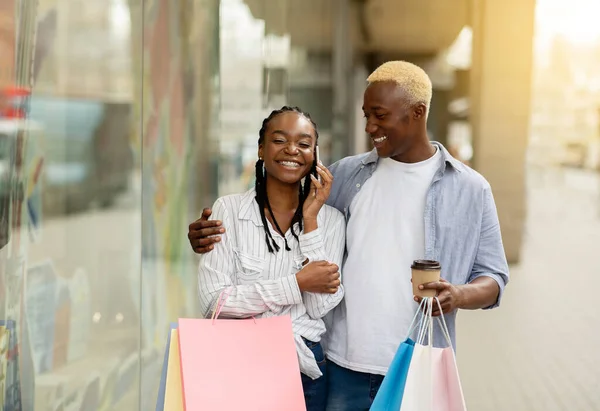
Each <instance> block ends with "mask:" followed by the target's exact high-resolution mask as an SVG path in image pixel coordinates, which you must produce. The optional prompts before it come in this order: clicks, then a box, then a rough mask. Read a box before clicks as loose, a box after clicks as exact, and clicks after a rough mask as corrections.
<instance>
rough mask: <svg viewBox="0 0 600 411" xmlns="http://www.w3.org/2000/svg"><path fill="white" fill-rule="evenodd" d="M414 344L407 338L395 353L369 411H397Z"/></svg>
mask: <svg viewBox="0 0 600 411" xmlns="http://www.w3.org/2000/svg"><path fill="white" fill-rule="evenodd" d="M414 349H415V342H414V341H413V340H411V339H410V338H407V339H406V340H405V341H404V342H403V343H402V344H400V347H398V351H396V355H395V356H394V359H393V360H392V363H391V364H390V367H389V368H388V372H387V373H386V375H385V378H384V379H383V382H382V383H381V387H380V388H379V391H378V392H377V395H376V396H375V400H374V401H373V405H372V406H371V411H392V410H393V411H397V410H399V409H400V406H401V405H402V394H403V393H404V386H405V385H406V376H407V375H408V367H409V366H410V360H411V359H412V355H413V351H414Z"/></svg>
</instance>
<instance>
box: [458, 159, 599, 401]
mask: <svg viewBox="0 0 600 411" xmlns="http://www.w3.org/2000/svg"><path fill="white" fill-rule="evenodd" d="M528 192H529V202H528V223H527V227H526V237H525V245H524V250H523V251H524V252H523V258H522V262H521V263H520V264H519V265H518V266H515V267H512V270H511V282H510V283H509V286H508V287H507V289H506V294H505V297H504V300H503V302H502V306H501V307H500V308H499V309H496V310H492V311H488V312H484V311H477V312H462V313H461V314H460V316H459V325H458V362H459V369H460V373H461V379H462V382H463V389H464V391H465V396H466V400H467V406H468V407H469V410H474V411H488V410H489V411H492V410H494V411H496V410H497V411H538V410H539V411H542V410H543V411H554V410H561V411H562V410H564V411H567V410H568V411H594V410H600V307H599V302H598V298H597V297H598V290H599V289H600V175H599V174H594V173H590V172H582V171H580V170H546V171H543V170H539V169H532V170H531V171H530V184H529V190H528Z"/></svg>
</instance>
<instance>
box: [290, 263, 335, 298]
mask: <svg viewBox="0 0 600 411" xmlns="http://www.w3.org/2000/svg"><path fill="white" fill-rule="evenodd" d="M296 279H297V280H298V287H299V288H300V291H308V292H311V293H324V294H335V293H336V292H337V290H338V288H339V286H340V284H341V282H340V273H339V267H338V266H337V265H335V264H331V263H329V262H327V261H313V262H310V263H308V264H307V265H305V266H304V267H303V268H302V270H300V271H298V273H297V274H296Z"/></svg>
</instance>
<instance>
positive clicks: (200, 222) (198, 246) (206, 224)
mask: <svg viewBox="0 0 600 411" xmlns="http://www.w3.org/2000/svg"><path fill="white" fill-rule="evenodd" d="M211 214H212V210H211V209H210V208H205V209H204V210H202V217H200V218H199V219H197V220H196V221H194V222H193V223H192V224H190V226H189V229H188V239H189V240H190V245H191V246H192V249H193V250H194V252H195V253H197V254H205V253H208V252H209V251H210V250H212V249H213V248H214V243H218V242H219V241H221V236H220V235H219V234H223V233H224V232H225V228H223V227H221V225H222V224H223V223H222V222H221V221H216V220H209V219H208V217H210V215H211Z"/></svg>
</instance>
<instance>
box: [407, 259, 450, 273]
mask: <svg viewBox="0 0 600 411" xmlns="http://www.w3.org/2000/svg"><path fill="white" fill-rule="evenodd" d="M410 268H412V269H415V270H423V271H427V270H440V269H441V268H442V266H441V265H440V263H439V261H435V260H415V261H413V263H412V265H411V266H410Z"/></svg>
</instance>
